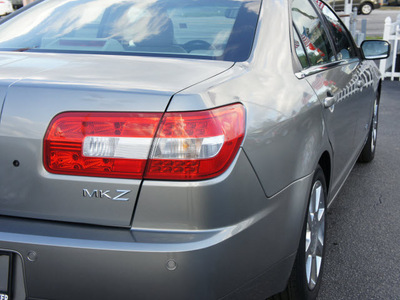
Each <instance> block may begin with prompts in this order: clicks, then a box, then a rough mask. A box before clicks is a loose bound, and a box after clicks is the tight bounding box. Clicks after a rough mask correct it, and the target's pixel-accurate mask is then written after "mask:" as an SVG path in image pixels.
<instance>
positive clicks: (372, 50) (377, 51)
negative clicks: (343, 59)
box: [360, 40, 390, 59]
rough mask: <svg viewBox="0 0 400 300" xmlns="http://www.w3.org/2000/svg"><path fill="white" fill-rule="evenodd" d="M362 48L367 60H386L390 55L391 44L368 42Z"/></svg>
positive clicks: (379, 41)
mask: <svg viewBox="0 0 400 300" xmlns="http://www.w3.org/2000/svg"><path fill="white" fill-rule="evenodd" d="M360 48H361V52H362V54H363V56H364V58H365V59H384V58H388V57H389V55H390V44H389V43H388V42H387V41H382V40H366V41H363V42H362V43H361V46H360Z"/></svg>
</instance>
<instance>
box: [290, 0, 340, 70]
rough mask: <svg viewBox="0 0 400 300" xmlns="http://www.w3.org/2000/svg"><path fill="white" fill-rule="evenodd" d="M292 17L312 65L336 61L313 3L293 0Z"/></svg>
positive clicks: (305, 0)
mask: <svg viewBox="0 0 400 300" xmlns="http://www.w3.org/2000/svg"><path fill="white" fill-rule="evenodd" d="M292 17H293V23H294V25H295V27H296V29H297V31H298V33H299V35H300V39H301V41H302V43H303V45H304V48H305V50H306V53H307V56H308V59H309V61H310V63H311V65H312V66H315V65H321V64H325V63H328V62H331V61H335V54H334V51H333V49H332V46H331V44H330V42H329V38H328V34H327V32H326V31H325V28H324V25H323V23H322V21H321V19H320V18H319V17H318V14H317V12H316V10H315V9H314V7H313V6H312V4H311V3H310V2H309V1H307V0H293V1H292Z"/></svg>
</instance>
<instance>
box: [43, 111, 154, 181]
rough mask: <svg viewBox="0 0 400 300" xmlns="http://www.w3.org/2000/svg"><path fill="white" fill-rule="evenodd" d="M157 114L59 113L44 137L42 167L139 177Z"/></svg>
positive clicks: (81, 172) (80, 172)
mask: <svg viewBox="0 0 400 300" xmlns="http://www.w3.org/2000/svg"><path fill="white" fill-rule="evenodd" d="M161 116H162V114H161V113H97V112H90V113H82V112H67V113H62V114H60V115H58V116H56V117H55V118H54V119H53V120H52V121H51V123H50V126H49V128H48V130H47V133H46V136H45V139H44V165H45V168H46V170H47V171H49V172H50V173H57V174H69V175H82V176H100V177H117V178H138V179H140V178H142V177H143V172H144V169H145V167H146V161H147V157H148V154H149V150H150V147H151V143H152V141H153V137H154V135H155V132H156V130H157V126H158V124H159V122H160V119H161Z"/></svg>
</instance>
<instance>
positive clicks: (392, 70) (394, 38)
mask: <svg viewBox="0 0 400 300" xmlns="http://www.w3.org/2000/svg"><path fill="white" fill-rule="evenodd" d="M383 39H384V40H386V41H389V42H390V44H391V48H392V50H391V54H390V56H389V58H388V59H384V60H381V61H380V64H379V70H380V71H381V74H382V79H384V78H385V77H390V79H391V80H392V81H393V80H394V78H395V77H397V78H399V80H400V72H396V59H397V57H398V52H399V51H398V50H399V47H398V44H399V41H400V14H399V15H398V16H397V20H396V21H394V22H392V19H391V18H390V17H387V18H386V20H385V29H384V30H383Z"/></svg>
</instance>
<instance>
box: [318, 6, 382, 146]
mask: <svg viewBox="0 0 400 300" xmlns="http://www.w3.org/2000/svg"><path fill="white" fill-rule="evenodd" d="M319 8H320V9H321V12H322V14H323V17H324V18H325V20H326V23H327V27H328V30H329V32H330V33H331V36H332V38H333V42H334V44H335V47H336V50H337V53H338V54H337V56H338V60H339V61H340V62H341V65H342V66H343V67H344V68H345V67H346V68H347V69H353V68H355V70H353V71H352V80H351V82H350V83H349V85H348V87H347V88H348V89H349V92H347V91H343V93H342V96H346V92H347V93H352V94H353V95H352V96H353V101H354V102H355V103H357V113H358V117H357V120H358V122H357V124H356V128H355V137H354V143H355V148H356V150H360V149H361V147H362V146H363V144H364V142H365V138H366V135H367V133H368V128H369V125H370V122H371V115H372V111H371V110H372V106H373V102H374V100H375V97H376V95H375V92H374V87H373V74H372V71H371V69H370V64H369V63H367V62H365V61H363V60H361V59H360V58H358V57H357V56H358V55H357V50H356V46H355V45H354V42H353V40H352V39H351V34H350V32H349V31H348V30H347V28H346V27H345V26H344V25H343V23H342V22H341V21H340V19H339V18H338V17H337V16H336V15H335V13H334V12H333V11H332V10H331V9H330V8H329V7H328V6H326V5H319ZM347 71H348V72H349V70H347Z"/></svg>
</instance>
